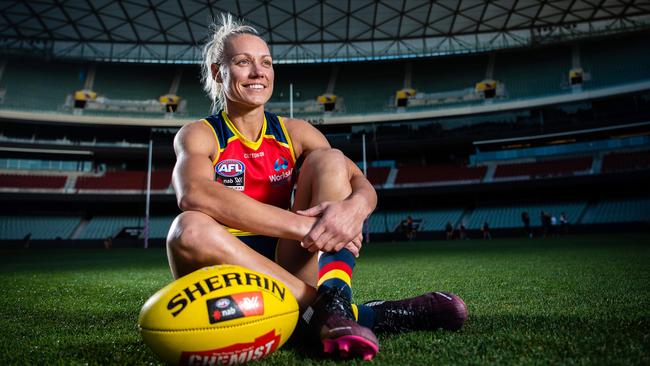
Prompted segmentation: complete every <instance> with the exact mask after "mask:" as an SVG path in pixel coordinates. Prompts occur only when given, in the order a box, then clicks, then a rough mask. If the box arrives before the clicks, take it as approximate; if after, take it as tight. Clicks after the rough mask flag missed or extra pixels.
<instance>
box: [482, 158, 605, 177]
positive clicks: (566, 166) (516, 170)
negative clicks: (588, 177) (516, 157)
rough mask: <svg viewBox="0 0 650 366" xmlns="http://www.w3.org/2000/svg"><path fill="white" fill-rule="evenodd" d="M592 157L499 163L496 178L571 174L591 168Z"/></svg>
mask: <svg viewBox="0 0 650 366" xmlns="http://www.w3.org/2000/svg"><path fill="white" fill-rule="evenodd" d="M591 162H592V158H591V157H582V158H572V159H561V160H549V161H538V162H529V163H514V164H499V165H497V169H496V172H495V173H494V177H495V178H503V177H521V176H527V177H531V178H548V177H561V176H571V175H574V174H576V173H577V172H584V171H588V170H590V169H591Z"/></svg>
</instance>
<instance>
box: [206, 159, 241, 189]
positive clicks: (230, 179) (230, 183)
mask: <svg viewBox="0 0 650 366" xmlns="http://www.w3.org/2000/svg"><path fill="white" fill-rule="evenodd" d="M245 171H246V165H244V163H242V162H241V161H239V160H234V159H226V160H223V161H222V162H220V163H219V164H217V165H216V166H215V167H214V172H215V180H216V181H217V182H219V183H221V184H223V185H225V186H227V187H230V188H232V189H234V190H236V191H243V190H244V187H245V181H244V178H245V175H244V173H245Z"/></svg>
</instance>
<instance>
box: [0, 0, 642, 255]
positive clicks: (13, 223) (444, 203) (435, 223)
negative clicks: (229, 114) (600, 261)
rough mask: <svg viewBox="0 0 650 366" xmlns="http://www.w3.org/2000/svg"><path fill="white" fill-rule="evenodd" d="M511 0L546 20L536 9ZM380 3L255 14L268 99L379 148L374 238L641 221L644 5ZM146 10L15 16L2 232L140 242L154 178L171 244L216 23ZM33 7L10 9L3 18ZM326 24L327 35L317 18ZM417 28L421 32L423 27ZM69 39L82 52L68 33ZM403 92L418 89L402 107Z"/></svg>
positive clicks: (373, 161)
mask: <svg viewBox="0 0 650 366" xmlns="http://www.w3.org/2000/svg"><path fill="white" fill-rule="evenodd" d="M274 3H276V2H274ZM278 3H279V4H280V5H277V4H276V5H277V6H279V7H282V6H288V5H287V4H286V3H284V2H278ZM517 3H520V5H521V6H524V7H526V6H528V8H526V9H529V10H527V11H532V10H537V12H536V13H537V15H535V16H532V15H530V14H529V15H528V16H524V15H525V14H528V13H527V11H524V10H522V8H520V6H519V5H517ZM524 3H525V4H524ZM374 4H375V5H374V6H375V7H376V9H375V10H376V11H377V12H378V14H379V15H380V16H379V17H378V18H376V19H374V20H373V21H372V22H373V24H365V23H364V24H362V23H359V22H358V21H356V19H357V18H355V17H361V18H363V19H365V18H364V17H365V15H367V14H366V13H364V11H367V9H366V10H363V9H347V10H346V9H342V10H344V11H342V12H341V15H340V19H329V20H324V18H322V17H321V18H320V19H317V18H318V17H316V18H313V19H312V18H310V17H312V16H314V14H312V11H305V12H298V13H296V12H295V11H294V12H291V14H292V15H291V16H292V17H293V21H294V22H295V23H294V25H295V27H294V26H292V27H286V24H289V23H291V22H289V23H286V24H284V23H283V24H274V23H273V22H274V21H275V20H272V19H267V17H262V18H259V15H258V14H257V13H256V12H254V11H252V12H249V13H247V17H250V18H251V19H249V20H251V21H252V22H254V24H256V25H257V26H258V27H261V31H262V36H263V37H264V38H266V39H267V40H268V41H269V44H270V46H271V52H272V53H273V56H274V59H275V66H274V68H275V84H274V93H273V96H272V98H271V100H270V101H269V103H268V105H267V109H268V110H270V111H273V112H276V113H278V114H281V115H284V116H288V115H289V114H290V113H294V115H295V116H297V117H299V118H303V119H306V120H308V121H310V122H312V123H313V124H314V125H315V126H316V127H317V128H319V129H320V130H321V131H322V132H323V133H324V134H325V135H326V136H327V137H328V138H329V140H330V142H331V144H332V145H333V146H334V147H336V148H339V149H341V150H342V151H343V152H345V153H346V155H348V156H349V157H350V158H351V159H352V160H354V161H356V162H358V163H359V165H360V166H364V162H362V159H363V158H362V157H363V156H365V157H366V160H367V161H366V162H365V163H366V164H365V166H366V167H367V176H368V179H369V180H370V182H371V183H372V184H373V185H374V186H375V188H376V189H377V191H378V193H379V196H380V204H379V208H378V210H377V211H376V212H375V213H374V214H373V215H372V216H371V217H370V219H369V221H368V230H369V232H370V233H372V234H375V237H379V238H380V239H381V238H391V233H393V232H394V231H395V229H396V228H397V227H398V226H399V224H400V223H401V222H402V220H404V219H405V218H406V216H409V215H410V216H412V217H413V218H415V219H417V220H418V221H417V222H418V223H419V230H420V231H421V232H422V233H439V232H441V231H442V230H443V228H444V226H445V225H446V224H447V223H448V222H449V223H451V224H452V225H453V226H454V228H457V227H459V225H461V224H463V225H464V226H465V227H466V228H467V229H468V230H470V231H472V230H478V229H479V228H480V226H481V225H482V224H483V223H484V222H488V223H489V224H490V226H491V227H492V228H493V229H495V230H497V231H499V234H500V235H520V234H521V226H522V222H521V213H522V212H524V211H526V212H528V213H529V214H530V217H531V219H532V222H531V224H532V225H534V226H538V225H540V222H539V219H540V218H539V213H540V212H542V211H545V212H549V213H551V214H553V215H554V216H558V215H559V214H560V213H562V212H564V213H566V216H567V217H568V219H569V221H570V222H571V224H572V225H573V226H575V227H576V228H579V227H585V228H589V230H592V229H595V228H601V229H603V230H609V229H612V230H615V229H617V228H619V227H620V225H621V224H622V225H623V226H625V225H627V224H629V225H632V226H634V225H636V226H637V227H643V228H646V227H647V222H648V221H649V220H650V218H649V217H648V206H649V201H648V199H649V198H648V193H647V192H646V190H644V189H642V188H639V187H647V186H648V183H650V158H649V156H650V155H649V152H650V56H649V54H648V52H645V50H646V49H648V46H650V43H649V41H648V40H649V39H650V37H649V36H650V33H649V32H650V31H649V29H650V27H648V26H647V24H649V23H647V21H648V14H647V12H646V13H644V12H641V13H639V12H637V10H638V9H636V10H635V6H629V7H625V9H618V8H616V7H614V6H613V5H611V4H609V2H602V3H601V4H600V5H590V4H582V5H581V6H588V7H589V12H585V10H584V9H577V8H576V7H577V5H566V6H567V8H566V9H565V14H564V16H563V17H562V20H557V21H556V20H551V18H552V16H553V15H552V14H551V15H549V14H546V13H547V12H548V10H547V9H546V8H544V7H543V6H542V5H539V4H537V3H529V2H525V1H524V2H515V3H513V4H512V5H511V6H510V5H508V6H506V5H504V6H505V7H506V8H508V9H502V11H503V12H500V11H499V10H498V9H497V8H499V7H493V6H488V5H481V6H479V5H474V6H476V7H477V8H476V9H475V10H482V12H483V13H484V14H485V17H482V18H481V19H475V20H474V21H472V20H471V19H470V18H466V17H465V18H463V19H464V20H463V22H466V23H468V24H466V26H467V28H465V30H461V29H460V28H458V27H460V25H458V27H457V26H456V25H455V24H458V23H457V22H456V19H457V17H458V16H459V14H461V13H462V11H460V9H462V8H463V6H465V5H466V4H463V2H462V1H461V2H458V9H459V11H457V12H452V13H449V11H448V10H445V9H443V7H444V6H443V5H441V4H438V3H436V2H433V3H431V4H430V5H429V6H430V9H428V10H429V12H431V13H432V14H435V13H436V11H439V12H440V13H439V14H443V15H441V16H439V17H432V18H431V19H430V22H429V23H426V22H418V21H417V19H420V16H421V15H422V14H423V13H424V12H422V11H421V10H424V9H420V10H418V9H416V7H414V8H412V9H411V8H410V7H408V6H406V8H405V9H404V14H408V16H404V17H400V18H398V17H396V15H395V14H392V15H391V13H390V12H388V13H382V12H384V11H386V9H388V8H389V7H386V6H383V5H385V4H383V2H382V1H378V2H375V3H374ZM380 4H383V5H382V6H379V5H380ZM486 4H487V3H486ZM16 6H18V5H16ZM59 6H61V7H66V6H67V5H66V4H60V5H59ZM152 6H153V5H152ZM191 6H193V7H198V8H200V7H202V6H203V5H199V4H198V3H197V4H194V3H192V5H191ZM224 6H227V5H224ZM263 6H268V4H266V3H264V4H263ZM328 6H330V8H331V9H334V8H336V7H337V5H336V4H328ZM482 6H485V7H484V8H482ZM558 6H559V5H558ZM538 7H539V8H538ZM316 8H317V7H316ZM111 9H112V8H111ZM199 10H201V9H197V13H195V14H200V11H199ZM202 10H203V11H204V14H208V13H209V10H211V9H205V8H204V9H202ZM231 10H232V11H235V9H231ZM371 10H372V9H371ZM105 11H106V12H110V11H111V10H109V9H106V10H105ZM133 11H134V10H133V9H132V8H131V7H127V8H125V9H123V10H121V12H118V13H114V14H111V19H112V20H111V21H114V22H118V23H120V22H121V24H122V27H119V28H120V29H121V30H120V31H117V30H115V31H114V32H117V33H114V34H113V33H111V32H112V31H111V30H110V29H109V30H106V32H104V30H102V32H99V33H102V34H104V33H107V32H108V33H111V34H110V35H100V34H99V33H98V34H97V35H95V36H83V37H80V36H79V33H78V32H76V31H74V28H75V27H74V24H72V23H71V21H70V20H69V19H63V18H62V19H59V20H58V23H57V22H56V20H54V19H56V18H57V16H58V15H56V14H49V15H48V14H47V12H46V11H45V9H42V7H41V6H40V5H35V8H34V10H33V11H32V12H31V13H30V14H31V19H32V21H33V22H34V24H40V26H41V27H42V28H43V32H42V34H49V36H51V37H54V38H55V39H49V38H48V39H41V38H40V37H42V34H41V33H34V31H33V30H32V29H23V28H21V24H22V23H21V22H19V21H16V22H13V23H11V24H6V27H5V28H4V30H2V31H0V33H1V34H2V36H3V37H4V38H3V39H5V40H6V42H5V41H3V42H4V43H1V44H0V48H2V49H3V50H4V51H6V52H4V53H3V56H1V57H0V202H2V208H1V209H0V215H2V218H1V219H0V220H1V221H0V224H1V225H0V240H2V241H3V242H16V241H18V242H21V241H23V240H26V239H28V240H27V241H48V240H51V241H56V242H57V243H59V244H61V243H63V242H68V243H70V242H75V243H86V244H87V245H94V244H93V243H95V244H97V243H101V242H102V241H103V240H104V239H105V238H107V237H113V238H115V240H116V241H119V240H125V241H129V243H136V244H134V245H139V243H140V241H141V239H142V238H143V236H144V235H145V226H146V219H145V206H146V204H145V201H146V197H147V192H148V184H147V182H148V177H149V173H151V180H150V191H149V192H148V193H150V195H149V198H150V202H149V203H150V206H151V207H150V209H151V212H150V217H149V223H148V227H147V229H148V235H149V237H150V238H152V239H153V240H154V243H157V244H158V245H160V244H162V243H163V242H164V238H165V237H166V233H167V228H168V227H169V225H170V223H171V221H172V220H173V218H174V217H175V216H176V214H177V213H178V208H177V205H176V200H175V196H174V192H173V188H172V185H171V174H172V169H173V166H174V152H173V146H172V139H173V135H174V134H175V132H176V131H177V130H178V128H179V127H180V126H181V125H183V124H184V123H186V122H188V121H191V120H195V119H198V118H202V117H204V116H205V115H207V114H209V113H211V111H210V101H209V100H208V98H207V97H206V96H205V93H204V92H203V90H202V86H201V81H200V72H199V67H198V59H199V54H200V49H199V48H198V44H199V43H200V42H198V40H199V39H201V37H202V36H199V35H198V33H195V32H196V26H197V24H199V23H200V24H202V23H203V22H204V19H201V20H197V19H195V18H193V19H192V20H190V19H189V18H192V17H195V15H194V16H192V15H190V16H188V17H186V18H178V19H177V21H178V22H179V23H178V24H181V25H187V27H181V28H184V29H183V30H182V31H180V30H178V29H176V31H175V33H174V35H171V34H170V33H169V32H168V29H167V28H165V27H164V26H163V25H162V23H164V22H166V21H168V20H169V19H162V20H160V19H159V20H160V22H162V23H160V22H154V21H153V18H151V19H149V20H151V24H144V25H143V24H140V22H141V21H142V22H144V20H137V19H136V18H138V17H135V16H134V13H132V12H133ZM608 11H609V12H610V15H611V14H617V15H616V16H613V17H612V16H607V15H606V14H607V13H608ZM124 12H126V13H128V14H124ZM420 13H422V14H420ZM533 13H535V12H533ZM587 13H589V14H591V15H590V16H587V15H585V14H587ZM21 14H22V13H21V11H19V10H17V9H15V6H8V8H7V17H8V18H11V17H18V16H22V15H21ZM57 14H58V13H57ZM88 14H90V15H93V16H95V17H98V18H102V17H104V16H105V15H106V14H104V13H102V12H97V11H95V10H94V9H88ZM310 14H311V15H310ZM444 14H446V15H444ZM522 14H524V15H522ZM531 14H532V13H531ZM603 14H605V15H603ZM90 15H89V16H90ZM511 15H513V17H511ZM331 16H332V15H331V14H329V13H328V15H327V17H331ZM506 16H507V17H506ZM170 17H172V15H170ZM82 18H83V17H82ZM271 18H274V17H271ZM461 18H462V17H461ZM511 18H512V19H511ZM516 18H519V21H517V20H516ZM89 19H90V20H91V21H92V23H96V19H95V18H92V19H91V18H84V21H88V20H89ZM459 19H460V18H459ZM498 19H502V20H503V22H502V23H503V24H501V23H498V22H497V20H498ZM504 19H505V20H504ZM526 19H528V20H526ZM558 19H559V18H558ZM571 19H572V20H571ZM398 20H399V24H401V26H399V27H398V26H397V24H398ZM612 21H614V22H613V23H612ZM319 22H324V23H323V24H321V26H322V28H321V29H323V30H326V31H323V32H320V33H321V35H320V36H319V37H320V38H319V37H316V34H317V33H319V32H316V33H310V32H309V31H307V30H308V29H312V28H313V27H314V24H320V23H319ZM374 22H376V23H374ZM556 22H557V24H556ZM563 22H564V23H565V24H564V23H563ZM425 23H426V24H425ZM332 24H339V25H341V26H340V27H334V26H331V25H332ZM343 24H345V26H343ZM387 24H393V25H395V29H392V28H390V27H387ZM540 24H542V25H543V26H541V25H540ZM167 25H169V24H167ZM288 28H293V30H292V31H291V32H289V31H288V30H287V29H288ZM339 28H340V29H339ZM470 28H471V29H475V30H476V31H475V33H472V32H470V33H467V29H470ZM52 29H56V31H55V32H54V31H52ZM115 29H117V28H115ZM129 29H130V30H129ZM417 29H423V30H425V31H424V32H423V33H422V36H421V38H419V37H420V36H415V33H413V32H414V30H417ZM204 31H205V29H202V32H204ZM2 32H4V33H2ZM118 33H119V34H118ZM141 34H150V35H151V37H153V38H150V39H145V38H142V37H141ZM201 34H203V33H201ZM62 35H65V37H63V39H64V40H65V41H66V42H68V41H70V40H75V39H76V40H77V41H78V45H79V47H80V48H79V47H78V46H75V45H71V44H65V43H64V44H62V43H61V42H63V40H62V39H58V38H57V37H59V36H62ZM161 35H163V36H161ZM103 37H106V38H103ZM156 37H158V38H156ZM328 37H329V38H328ZM316 38H318V39H316ZM341 39H345V40H347V41H346V42H347V43H346V42H343V43H339V42H340V40H341ZM386 39H392V40H388V41H387V40H386ZM149 41H151V42H153V43H148V42H149ZM39 42H44V43H47V44H49V48H47V49H40V48H38V47H39V46H38V45H39V44H41V43H39ZM48 42H49V43H48ZM188 45H189V46H188ZM289 45H290V46H289ZM572 72H574V73H575V72H578V74H571V73H572ZM571 75H574V76H575V75H578V76H579V78H577V79H575V80H573V81H572V80H571V78H572V76H571ZM492 83H493V84H492ZM484 87H488V89H490V88H492V87H494V88H495V89H494V90H492V92H493V93H492V94H493V95H492V94H491V93H490V92H486V90H485V89H482V88H484ZM290 90H292V92H293V94H290ZM400 92H401V93H403V94H400ZM78 93H81V94H79V95H78ZM404 93H406V94H404ZM80 95H81V96H83V98H88V100H85V99H84V100H77V99H78V97H80ZM165 95H168V96H176V97H178V98H179V99H178V100H171V99H160V98H161V97H162V96H165ZM400 95H402V96H403V95H406V97H405V98H406V101H402V102H403V104H399V105H398V101H399V99H400V98H401V97H400ZM324 96H327V98H335V99H336V100H335V103H334V105H335V106H334V109H333V110H331V111H326V110H325V105H324V103H323V100H327V98H324V99H323V97H324ZM319 97H320V99H319ZM161 100H163V101H161ZM165 100H166V101H165ZM79 102H85V104H84V103H79ZM168 104H173V105H174V108H175V109H174V108H171V106H170V105H168ZM176 104H178V105H176ZM82 105H84V106H83V107H82ZM291 106H293V110H290V107H291ZM362 139H363V140H364V141H366V150H365V151H362V149H361V146H362ZM149 155H151V164H150V165H149ZM626 228H627V227H626ZM585 230H587V229H585ZM578 231H579V230H578ZM424 237H426V235H424ZM430 237H438V236H430ZM86 244H84V245H86Z"/></svg>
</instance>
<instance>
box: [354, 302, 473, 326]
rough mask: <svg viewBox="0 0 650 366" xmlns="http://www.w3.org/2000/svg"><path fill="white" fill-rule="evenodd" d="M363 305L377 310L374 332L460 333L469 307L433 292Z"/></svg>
mask: <svg viewBox="0 0 650 366" xmlns="http://www.w3.org/2000/svg"><path fill="white" fill-rule="evenodd" d="M364 305H366V306H369V307H371V308H372V309H373V310H374V311H375V324H374V325H373V327H372V330H373V331H375V332H378V333H379V332H391V333H399V332H408V331H412V330H435V329H446V330H458V329H460V327H461V326H463V323H465V320H466V319H467V306H465V302H464V301H463V300H462V299H461V298H460V297H458V296H456V295H454V294H452V293H447V292H430V293H427V294H424V295H420V296H416V297H412V298H410V299H404V300H398V301H370V302H367V303H365V304H364Z"/></svg>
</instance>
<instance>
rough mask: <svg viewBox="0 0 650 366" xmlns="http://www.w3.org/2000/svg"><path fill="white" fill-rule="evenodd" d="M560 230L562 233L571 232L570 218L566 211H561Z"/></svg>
mask: <svg viewBox="0 0 650 366" xmlns="http://www.w3.org/2000/svg"><path fill="white" fill-rule="evenodd" d="M560 232H561V233H562V235H567V234H569V220H567V218H566V213H564V212H562V213H560Z"/></svg>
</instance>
